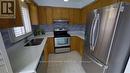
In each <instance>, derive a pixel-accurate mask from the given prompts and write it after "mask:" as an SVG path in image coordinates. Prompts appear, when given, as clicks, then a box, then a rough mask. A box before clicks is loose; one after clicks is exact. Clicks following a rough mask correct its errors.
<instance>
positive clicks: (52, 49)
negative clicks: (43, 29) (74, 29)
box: [47, 37, 54, 54]
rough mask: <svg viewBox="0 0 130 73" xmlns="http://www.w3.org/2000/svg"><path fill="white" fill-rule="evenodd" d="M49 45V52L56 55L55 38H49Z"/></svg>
mask: <svg viewBox="0 0 130 73" xmlns="http://www.w3.org/2000/svg"><path fill="white" fill-rule="evenodd" d="M47 44H48V52H49V54H50V53H54V38H53V37H49V38H48V40H47Z"/></svg>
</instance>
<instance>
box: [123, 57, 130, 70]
mask: <svg viewBox="0 0 130 73" xmlns="http://www.w3.org/2000/svg"><path fill="white" fill-rule="evenodd" d="M124 73H130V58H129V61H128V63H127V66H126V69H125V72H124Z"/></svg>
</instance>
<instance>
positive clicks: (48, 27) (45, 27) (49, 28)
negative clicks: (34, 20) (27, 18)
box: [32, 24, 85, 32]
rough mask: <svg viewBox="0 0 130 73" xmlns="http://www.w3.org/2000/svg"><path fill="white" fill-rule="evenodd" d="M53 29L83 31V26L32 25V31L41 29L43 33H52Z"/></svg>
mask: <svg viewBox="0 0 130 73" xmlns="http://www.w3.org/2000/svg"><path fill="white" fill-rule="evenodd" d="M55 28H66V29H68V31H85V25H78V24H77V25H69V24H53V25H47V24H44V25H32V29H33V30H35V29H43V30H44V31H45V32H52V31H53V30H54V29H55Z"/></svg>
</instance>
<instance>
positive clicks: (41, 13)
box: [38, 6, 47, 24]
mask: <svg viewBox="0 0 130 73" xmlns="http://www.w3.org/2000/svg"><path fill="white" fill-rule="evenodd" d="M46 18H47V15H46V7H43V6H39V7H38V19H39V24H46V23H47V20H46Z"/></svg>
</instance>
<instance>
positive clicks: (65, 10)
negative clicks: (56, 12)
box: [61, 8, 69, 20]
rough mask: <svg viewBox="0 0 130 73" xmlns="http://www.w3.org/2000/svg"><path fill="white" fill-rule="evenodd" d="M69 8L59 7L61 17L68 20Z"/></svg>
mask: <svg viewBox="0 0 130 73" xmlns="http://www.w3.org/2000/svg"><path fill="white" fill-rule="evenodd" d="M68 10H69V9H68V8H61V19H67V20H69V11H68Z"/></svg>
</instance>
